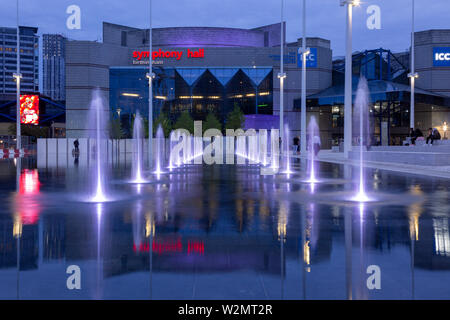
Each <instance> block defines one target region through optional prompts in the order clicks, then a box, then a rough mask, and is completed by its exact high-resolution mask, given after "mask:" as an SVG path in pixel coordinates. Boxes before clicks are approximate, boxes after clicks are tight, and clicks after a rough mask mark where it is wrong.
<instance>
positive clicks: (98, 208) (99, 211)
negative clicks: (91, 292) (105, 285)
mask: <svg viewBox="0 0 450 320" xmlns="http://www.w3.org/2000/svg"><path fill="white" fill-rule="evenodd" d="M102 206H103V205H102V204H101V203H97V205H96V212H97V287H96V292H95V299H101V298H102V280H103V258H102V252H101V244H102V232H101V231H102V213H103V207H102Z"/></svg>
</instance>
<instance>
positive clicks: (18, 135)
mask: <svg viewBox="0 0 450 320" xmlns="http://www.w3.org/2000/svg"><path fill="white" fill-rule="evenodd" d="M16 59H17V64H16V67H17V71H16V73H15V74H14V75H13V76H14V78H15V79H16V101H17V108H16V149H17V150H19V152H20V149H21V147H22V144H21V142H22V141H21V140H22V139H21V132H20V79H21V78H22V75H21V74H20V30H19V0H17V55H16Z"/></svg>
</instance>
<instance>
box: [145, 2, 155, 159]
mask: <svg viewBox="0 0 450 320" xmlns="http://www.w3.org/2000/svg"><path fill="white" fill-rule="evenodd" d="M149 13H150V27H149V30H148V42H149V52H148V73H147V78H148V163H149V167H150V168H151V167H152V166H153V83H152V82H153V78H154V77H155V75H154V73H153V69H152V67H153V66H152V60H153V58H152V41H153V39H152V0H150V12H149Z"/></svg>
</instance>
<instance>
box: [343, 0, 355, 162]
mask: <svg viewBox="0 0 450 320" xmlns="http://www.w3.org/2000/svg"><path fill="white" fill-rule="evenodd" d="M346 5H347V30H346V31H347V32H346V52H345V99H344V155H345V157H348V155H349V152H350V151H351V150H352V9H353V8H352V3H350V2H348V1H347V2H346Z"/></svg>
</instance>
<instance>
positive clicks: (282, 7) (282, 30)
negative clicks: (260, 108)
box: [278, 0, 286, 143]
mask: <svg viewBox="0 0 450 320" xmlns="http://www.w3.org/2000/svg"><path fill="white" fill-rule="evenodd" d="M283 14H284V0H281V32H280V33H281V43H280V73H279V74H278V78H279V79H280V138H281V141H282V143H285V141H284V140H283V133H284V130H283V128H284V124H283V120H284V78H286V73H285V72H284V24H283V19H284V18H283Z"/></svg>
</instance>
